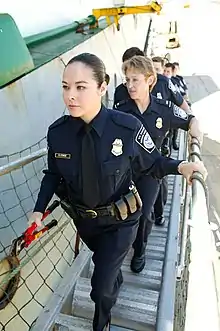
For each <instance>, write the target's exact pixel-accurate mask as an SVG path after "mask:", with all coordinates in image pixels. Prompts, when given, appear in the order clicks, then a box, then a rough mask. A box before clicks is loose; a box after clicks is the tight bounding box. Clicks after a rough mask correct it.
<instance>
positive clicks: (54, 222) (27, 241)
mask: <svg viewBox="0 0 220 331" xmlns="http://www.w3.org/2000/svg"><path fill="white" fill-rule="evenodd" d="M57 223H58V222H57V220H55V219H53V220H52V221H51V222H50V223H48V224H47V225H46V226H45V227H44V228H43V229H41V230H40V231H35V232H34V233H33V234H31V235H29V236H28V237H26V238H24V241H25V243H24V247H26V248H27V247H28V246H29V245H30V244H31V243H32V241H34V240H35V239H38V238H40V237H41V236H42V235H43V233H45V232H47V231H48V230H50V229H52V228H53V227H54V226H56V225H57Z"/></svg>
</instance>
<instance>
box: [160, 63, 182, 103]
mask: <svg viewBox="0 0 220 331" xmlns="http://www.w3.org/2000/svg"><path fill="white" fill-rule="evenodd" d="M164 76H166V77H167V78H168V79H170V80H171V82H172V83H173V85H174V86H175V88H176V89H177V91H179V93H180V94H181V95H182V97H183V98H184V99H185V97H186V92H185V89H184V87H183V86H182V83H181V81H180V79H179V78H178V77H177V76H176V75H175V65H174V64H173V63H170V62H168V63H166V64H165V66H164Z"/></svg>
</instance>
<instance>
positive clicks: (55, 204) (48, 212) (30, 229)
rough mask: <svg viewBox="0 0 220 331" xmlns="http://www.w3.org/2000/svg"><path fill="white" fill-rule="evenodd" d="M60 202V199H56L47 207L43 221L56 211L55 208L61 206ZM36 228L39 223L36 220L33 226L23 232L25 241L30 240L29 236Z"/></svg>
mask: <svg viewBox="0 0 220 331" xmlns="http://www.w3.org/2000/svg"><path fill="white" fill-rule="evenodd" d="M59 204H60V202H59V201H58V200H54V202H53V203H52V204H51V205H50V206H49V207H48V208H47V210H46V211H45V213H44V214H43V216H42V218H41V221H43V220H44V219H45V218H46V217H47V216H48V215H50V214H51V213H52V212H53V211H54V209H56V208H57V207H58V206H59ZM36 228H37V224H36V223H35V222H33V223H32V224H31V226H29V228H27V230H26V231H25V232H24V234H23V236H24V240H25V242H28V241H29V239H28V237H29V236H32V235H33V232H34V230H36Z"/></svg>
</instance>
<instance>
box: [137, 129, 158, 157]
mask: <svg viewBox="0 0 220 331" xmlns="http://www.w3.org/2000/svg"><path fill="white" fill-rule="evenodd" d="M135 141H136V142H137V143H138V144H139V145H140V146H141V147H142V148H144V149H145V151H147V152H148V153H152V152H153V150H154V149H155V148H156V147H155V145H154V142H153V140H152V138H151V136H150V135H149V133H148V132H147V130H146V129H145V127H144V126H143V125H142V126H141V128H140V130H139V131H138V133H137V135H136V137H135Z"/></svg>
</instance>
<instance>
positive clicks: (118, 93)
mask: <svg viewBox="0 0 220 331" xmlns="http://www.w3.org/2000/svg"><path fill="white" fill-rule="evenodd" d="M135 55H141V56H145V54H144V52H143V51H142V50H140V48H138V47H130V48H128V49H127V50H126V51H125V52H124V54H123V56H122V62H123V63H124V62H125V61H127V60H129V59H130V58H132V57H133V56H135ZM129 98H130V96H129V94H128V90H127V87H126V84H124V83H121V84H120V85H118V86H117V87H116V89H115V93H114V103H113V108H115V107H116V105H117V103H118V102H120V101H123V100H124V101H126V100H128V99H129Z"/></svg>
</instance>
